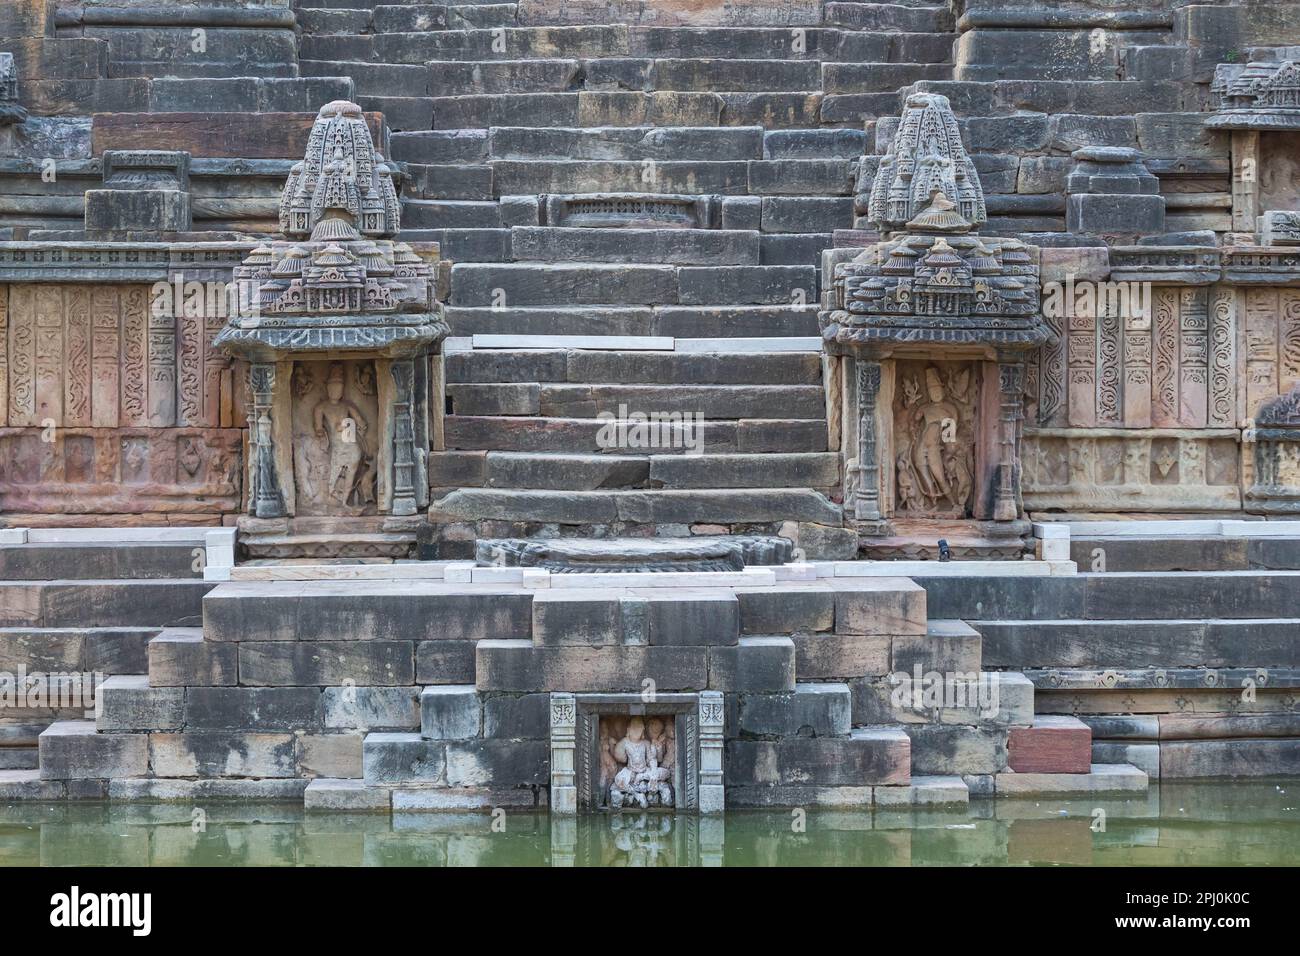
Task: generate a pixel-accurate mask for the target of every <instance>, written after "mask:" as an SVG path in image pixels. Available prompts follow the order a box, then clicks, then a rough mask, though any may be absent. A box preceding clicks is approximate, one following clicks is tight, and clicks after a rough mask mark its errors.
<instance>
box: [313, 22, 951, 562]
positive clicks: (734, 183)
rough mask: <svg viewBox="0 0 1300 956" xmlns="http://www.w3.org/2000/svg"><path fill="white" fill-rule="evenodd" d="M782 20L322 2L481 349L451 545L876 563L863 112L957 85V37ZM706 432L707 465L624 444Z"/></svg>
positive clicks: (329, 61) (446, 468)
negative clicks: (858, 196)
mask: <svg viewBox="0 0 1300 956" xmlns="http://www.w3.org/2000/svg"><path fill="white" fill-rule="evenodd" d="M359 6H360V5H358V7H359ZM762 10H763V11H764V12H763V13H762V15H760V14H759V13H758V10H757V9H755V10H752V11H749V13H747V14H743V15H741V14H737V16H745V17H748V18H749V20H748V21H747V22H744V23H736V22H730V21H729V22H727V23H725V24H723V23H717V22H714V23H702V22H701V23H696V22H685V21H683V22H678V20H677V19H675V15H674V14H671V13H663V12H660V11H654V10H653V8H651V7H649V6H647V7H645V8H644V9H641V8H639V7H638V8H637V9H636V10H632V9H627V8H624V7H623V6H615V7H613V8H611V7H608V6H594V5H570V4H548V5H545V9H543V5H532V4H523V5H504V4H487V5H472V6H471V5H452V6H446V7H443V6H434V5H421V4H402V5H374V6H370V5H367V6H366V8H365V9H353V8H349V7H347V6H343V5H340V4H336V3H330V4H328V5H326V4H320V5H317V4H315V3H307V2H304V3H301V4H299V7H298V17H299V23H300V26H301V27H302V29H303V34H302V37H301V40H300V48H299V52H300V68H301V70H302V73H303V74H304V75H322V76H324V75H337V74H340V73H341V74H345V75H349V76H351V77H352V79H353V81H354V83H355V84H356V91H357V97H358V100H359V102H360V103H361V104H362V105H363V107H365V108H368V109H378V110H382V111H383V112H384V113H385V116H386V118H387V120H388V123H389V125H390V127H391V128H392V130H393V133H392V136H391V149H392V158H393V159H394V160H397V161H399V162H401V163H403V164H405V171H406V174H407V181H406V188H405V191H404V200H403V227H404V230H403V237H404V238H409V239H422V240H434V241H438V242H440V243H441V245H442V256H443V258H444V260H446V261H447V262H448V266H447V267H446V268H447V273H446V280H445V281H446V302H447V317H448V320H449V322H450V325H451V327H452V335H453V337H463V338H464V339H467V340H468V342H467V343H466V344H467V345H468V348H464V347H463V346H462V347H460V350H458V346H457V344H456V339H455V338H453V340H452V341H451V342H450V343H449V345H448V354H447V356H446V368H445V375H446V378H445V381H446V384H447V392H448V401H447V409H446V419H445V422H444V427H443V434H442V437H443V445H442V447H441V448H436V449H435V451H434V452H433V454H432V457H431V463H430V470H431V472H432V477H431V481H432V483H433V486H434V488H435V495H436V496H441V497H440V500H438V501H437V503H436V508H435V511H436V514H435V521H436V522H437V524H438V528H437V531H436V532H435V547H434V548H433V549H432V551H431V552H428V553H431V554H435V555H437V556H439V557H468V556H471V555H472V551H473V538H475V537H478V538H483V537H492V538H497V537H521V536H523V537H527V536H533V535H539V534H540V535H544V536H554V535H558V534H564V535H575V536H592V537H608V536H612V535H633V536H638V535H653V534H657V535H672V536H684V535H689V534H720V533H721V534H727V533H777V532H782V531H783V533H785V534H786V535H787V536H789V537H796V538H797V536H798V531H799V528H798V526H799V525H801V524H802V525H808V526H816V527H815V529H812V528H810V530H809V532H808V534H807V535H805V537H806V538H808V539H809V540H810V541H811V542H812V550H811V552H810V551H809V548H808V547H807V543H806V542H803V541H800V545H801V547H804V550H805V552H806V553H811V554H812V555H813V556H825V557H851V556H852V555H853V554H855V553H856V548H855V543H854V542H853V541H851V540H850V536H849V535H848V534H847V533H845V532H843V529H841V528H840V527H839V526H840V524H841V519H840V514H839V509H838V506H837V504H836V502H835V501H834V500H833V499H832V498H831V497H830V496H831V495H832V494H833V493H834V491H835V489H836V487H837V485H838V480H839V475H838V462H837V460H836V458H837V456H835V455H834V454H833V453H831V452H830V451H829V448H830V444H829V434H828V429H827V422H826V410H825V402H824V400H823V399H822V398H821V394H822V381H821V363H820V359H819V356H818V354H817V352H818V351H819V344H818V340H817V338H816V336H817V333H818V328H817V321H816V311H817V303H818V302H819V278H818V265H819V262H820V256H821V252H822V250H823V249H825V248H828V247H829V246H831V245H832V243H833V236H832V233H833V231H834V230H835V229H837V228H845V229H847V228H851V227H852V226H853V200H852V197H851V190H852V182H851V178H850V169H851V166H852V165H853V164H854V161H855V160H856V159H857V157H859V156H860V155H861V154H862V153H864V152H866V151H868V150H869V147H870V137H869V136H868V134H867V133H866V132H865V131H863V129H862V128H861V123H862V118H863V116H864V115H866V114H865V113H864V112H863V110H864V108H865V105H866V104H867V103H868V100H869V98H871V97H877V98H879V100H880V102H881V103H884V102H885V101H891V103H896V101H897V91H898V89H899V88H900V87H901V86H905V85H907V84H908V83H912V82H914V81H917V80H921V79H940V78H947V77H948V76H949V75H950V71H951V67H950V65H949V62H948V61H949V52H950V49H951V45H952V37H951V33H950V31H951V28H952V18H951V15H950V14H949V13H948V12H947V10H946V9H944V8H939V7H936V6H910V5H909V6H894V5H872V4H829V5H826V9H825V10H823V9H822V5H821V4H804V5H801V6H799V8H798V11H797V12H795V10H794V9H793V8H791V9H789V10H783V9H782V8H781V7H780V6H779V5H772V6H770V7H765V8H762ZM770 17H776V19H775V20H769V18H770ZM864 98H865V99H864ZM892 108H893V106H892V105H890V107H889V109H890V110H892ZM872 115H874V113H872ZM490 336H500V337H502V338H501V339H499V340H495V341H493V340H489V339H488V337H490ZM529 336H535V337H536V338H535V339H528V338H526V337H529ZM555 337H561V338H555ZM506 346H510V348H507V347H506ZM522 349H528V351H522ZM682 414H686V415H688V416H689V415H698V416H702V417H703V419H704V420H705V422H706V424H705V426H704V428H703V442H704V448H703V449H702V450H703V452H704V453H703V454H702V455H700V454H691V455H683V454H681V453H682V452H683V451H691V450H693V451H695V452H698V451H699V450H700V449H698V448H697V449H687V448H682V447H679V446H676V445H675V443H670V444H673V445H674V446H673V447H666V448H659V449H653V453H652V454H644V453H639V450H638V449H636V448H629V447H626V446H618V445H615V446H611V445H610V444H609V443H608V441H607V440H606V438H607V435H608V432H609V429H603V430H602V427H603V426H604V425H605V424H606V422H605V420H604V419H608V417H609V416H614V417H615V418H616V419H617V421H616V422H615V423H614V424H615V425H619V426H621V425H622V424H625V423H624V422H623V420H622V417H623V416H638V415H646V416H656V415H667V416H673V415H682ZM598 416H599V417H598ZM675 434H680V431H678V432H676V433H675ZM603 436H605V437H603ZM452 489H458V490H452ZM443 492H445V495H443V494H442V493H443ZM782 525H785V527H784V529H783V528H782ZM814 539H815V540H814Z"/></svg>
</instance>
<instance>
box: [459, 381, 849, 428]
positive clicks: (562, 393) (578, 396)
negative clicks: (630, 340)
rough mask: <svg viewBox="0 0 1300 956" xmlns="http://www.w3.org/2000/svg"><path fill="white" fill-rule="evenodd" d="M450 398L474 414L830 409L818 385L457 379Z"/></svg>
mask: <svg viewBox="0 0 1300 956" xmlns="http://www.w3.org/2000/svg"><path fill="white" fill-rule="evenodd" d="M447 398H448V412H449V413H453V414H456V415H472V416H486V415H503V416H512V417H514V416H521V415H528V416H540V417H543V418H598V417H600V418H609V417H616V418H617V419H618V420H626V419H627V416H628V414H639V415H655V414H661V415H670V414H679V415H682V414H689V415H694V416H703V418H704V419H705V420H708V421H716V420H728V419H776V418H795V419H815V418H818V417H819V416H822V415H824V413H825V396H824V394H823V392H822V389H821V387H820V386H818V385H689V386H677V387H673V388H665V387H663V386H661V385H576V384H575V385H555V384H547V385H539V384H537V383H515V384H465V385H455V384H453V385H448V386H447ZM701 424H702V425H703V422H701Z"/></svg>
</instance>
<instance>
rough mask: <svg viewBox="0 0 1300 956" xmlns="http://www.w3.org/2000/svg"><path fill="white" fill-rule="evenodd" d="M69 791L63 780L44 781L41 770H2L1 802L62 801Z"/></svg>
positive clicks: (0, 780)
mask: <svg viewBox="0 0 1300 956" xmlns="http://www.w3.org/2000/svg"><path fill="white" fill-rule="evenodd" d="M66 796H67V789H66V787H65V786H64V783H63V781H61V780H44V779H42V778H41V773H40V771H39V770H0V801H3V802H5V803H10V802H18V801H24V800H61V799H63V798H64V797H66Z"/></svg>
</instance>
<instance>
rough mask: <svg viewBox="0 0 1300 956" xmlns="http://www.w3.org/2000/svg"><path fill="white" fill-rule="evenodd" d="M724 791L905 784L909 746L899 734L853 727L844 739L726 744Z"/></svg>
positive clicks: (782, 740)
mask: <svg viewBox="0 0 1300 956" xmlns="http://www.w3.org/2000/svg"><path fill="white" fill-rule="evenodd" d="M726 768H727V771H726V774H727V775H726V784H727V786H728V788H730V787H733V786H736V787H758V786H772V787H783V786H790V785H791V783H792V781H798V782H799V784H800V785H802V786H810V787H861V786H872V785H897V784H907V783H910V782H911V742H910V741H909V740H908V737H907V735H906V734H905V733H903V732H902V731H901V730H896V729H893V728H858V729H855V730H853V731H851V732H850V734H849V735H848V736H847V737H786V738H783V739H780V740H728V741H727V743H726Z"/></svg>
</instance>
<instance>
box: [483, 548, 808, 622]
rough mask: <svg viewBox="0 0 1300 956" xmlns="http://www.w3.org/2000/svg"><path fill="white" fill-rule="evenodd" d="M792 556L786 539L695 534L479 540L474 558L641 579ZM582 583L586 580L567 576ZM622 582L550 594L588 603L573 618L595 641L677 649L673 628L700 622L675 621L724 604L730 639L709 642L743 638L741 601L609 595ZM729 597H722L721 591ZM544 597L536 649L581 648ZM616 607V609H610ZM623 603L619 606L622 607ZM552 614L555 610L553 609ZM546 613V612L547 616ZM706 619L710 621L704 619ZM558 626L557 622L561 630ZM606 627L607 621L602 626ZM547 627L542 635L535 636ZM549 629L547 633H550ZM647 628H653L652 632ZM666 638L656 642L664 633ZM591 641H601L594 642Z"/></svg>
mask: <svg viewBox="0 0 1300 956" xmlns="http://www.w3.org/2000/svg"><path fill="white" fill-rule="evenodd" d="M793 556H794V545H793V543H792V542H791V541H790V540H789V539H788V538H782V537H780V536H777V535H726V534H721V535H719V534H692V535H690V536H688V537H680V536H679V537H659V538H584V537H577V536H573V537H570V536H565V537H562V538H480V539H479V540H478V541H477V542H476V543H475V546H474V560H475V561H476V562H477V563H478V564H479V566H481V567H498V568H505V567H520V568H525V567H526V568H541V569H544V570H548V571H551V572H553V573H561V574H570V573H576V572H584V573H586V572H590V573H599V574H613V573H627V574H631V575H634V576H635V577H636V578H638V579H639V580H642V581H643V580H644V575H645V574H648V573H657V574H663V573H668V572H687V573H695V572H711V571H723V572H742V571H744V570H745V569H746V568H756V567H771V566H774V565H781V564H788V563H789V562H790V561H791V560H792V559H793ZM568 580H570V581H577V582H579V583H581V580H582V579H579V578H570V579H568ZM617 580H618V579H617V578H605V579H604V581H603V582H602V583H603V584H604V585H605V587H604V588H603V589H602V588H600V587H592V588H577V589H573V588H569V589H560V588H556V589H552V590H550V591H548V592H547V593H548V594H552V595H556V596H557V598H556V599H557V600H562V599H563V596H564V595H566V594H567V595H569V597H570V598H572V599H574V600H580V602H581V601H585V602H586V605H585V606H584V607H585V609H583V610H581V611H580V615H579V617H578V618H576V619H573V620H576V621H577V622H578V623H579V624H581V627H580V628H579V629H580V630H582V631H584V632H586V633H587V634H588V635H589V636H592V632H593V625H594V624H599V626H598V627H595V628H594V630H597V631H600V632H601V634H603V635H604V636H605V637H606V638H607V641H606V642H607V643H628V644H631V643H637V642H638V641H641V639H642V638H644V637H646V636H647V635H648V636H649V640H650V643H673V642H674V641H676V642H678V643H680V642H681V638H674V637H673V636H672V635H671V633H670V632H671V630H672V628H673V627H675V626H677V625H681V626H684V627H690V628H697V627H698V626H700V625H699V622H694V623H692V622H691V621H686V622H682V621H679V620H677V619H676V618H675V617H674V615H676V614H678V613H679V612H682V613H687V614H689V615H691V616H692V620H693V619H694V615H695V614H696V611H697V610H704V611H709V610H710V609H715V610H716V608H717V605H718V604H719V602H722V603H725V604H726V608H725V615H724V617H725V621H723V622H722V625H721V626H719V625H718V624H717V622H715V625H713V626H714V629H715V633H716V634H717V635H719V636H722V635H725V640H718V639H712V640H710V641H708V642H707V643H714V644H735V643H736V641H737V638H738V632H737V626H736V620H735V618H736V613H735V612H736V611H737V610H738V608H739V604H738V602H736V601H735V600H733V599H732V598H730V597H726V596H723V597H719V596H717V595H714V596H712V597H707V598H705V597H700V596H698V595H695V594H683V593H677V594H673V593H672V592H671V591H669V590H663V591H658V590H651V591H649V592H647V593H641V592H633V591H632V590H631V589H628V590H617V589H616V590H609V586H610V583H611V582H617ZM720 593H721V594H723V595H725V592H720ZM539 600H542V598H541V592H540V591H539V592H538V597H535V598H534V601H533V610H534V614H533V643H534V644H540V645H545V644H548V643H549V644H563V643H566V642H567V643H583V642H585V641H586V640H587V639H586V638H582V639H579V640H577V641H575V640H572V639H570V638H568V637H566V636H565V634H564V632H563V628H564V623H563V622H564V621H565V620H569V619H570V618H569V616H568V615H567V614H560V615H559V616H558V617H557V616H556V615H554V614H551V615H550V617H549V618H548V619H547V622H544V621H543V620H542V618H539V616H538V615H539V613H541V612H539V607H542V606H545V601H544V600H543V601H542V605H539V604H538V601H539ZM611 602H612V603H611ZM620 602H622V603H620ZM552 610H554V608H552ZM547 613H548V614H549V612H547ZM705 616H706V617H708V616H709V615H707V614H706V615H705ZM557 621H558V622H559V623H558V624H557ZM602 622H603V623H602ZM539 624H542V625H543V627H542V630H540V631H539V630H538V627H539ZM547 628H550V633H549V635H548V634H547V632H546V631H547ZM647 628H648V630H647ZM665 629H666V632H665V633H667V634H668V638H667V640H664V639H656V634H657V633H659V632H661V631H665ZM591 642H592V643H601V641H599V640H595V639H594V637H593V640H592V641H591Z"/></svg>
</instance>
